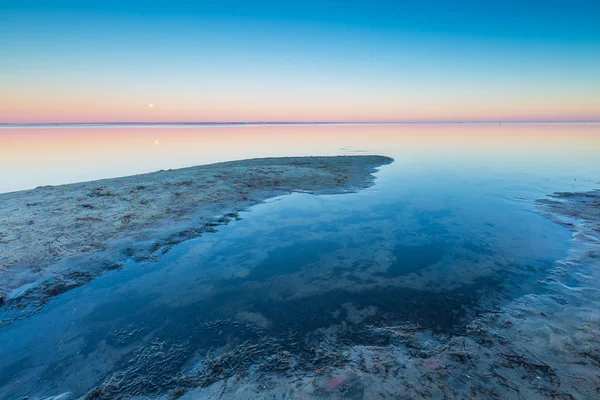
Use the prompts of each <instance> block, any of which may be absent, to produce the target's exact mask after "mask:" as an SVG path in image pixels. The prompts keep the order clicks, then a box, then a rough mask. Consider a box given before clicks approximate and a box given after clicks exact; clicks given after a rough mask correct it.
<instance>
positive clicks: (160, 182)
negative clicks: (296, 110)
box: [0, 156, 393, 325]
mask: <svg viewBox="0 0 600 400" xmlns="http://www.w3.org/2000/svg"><path fill="white" fill-rule="evenodd" d="M392 161H393V160H392V159H391V158H388V157H384V156H336V157H294V158H286V157H282V158H262V159H252V160H241V161H232V162H225V163H217V164H211V165H202V166H196V167H190V168H183V169H177V170H167V171H158V172H154V173H149V174H141V175H134V176H128V177H123V178H115V179H105V180H97V181H91V182H83V183H75V184H67V185H61V186H44V187H38V188H36V189H33V190H27V191H20V192H14V193H6V194H0V305H1V306H2V308H4V310H3V311H4V313H5V314H6V315H4V316H3V318H0V320H2V319H3V320H4V324H6V323H10V321H12V320H14V319H15V318H22V317H26V316H27V315H31V313H33V312H35V311H37V310H38V309H39V308H40V307H41V306H43V304H44V303H45V302H46V301H47V300H48V299H49V298H50V297H52V296H54V295H56V294H59V293H62V292H64V291H67V290H69V289H71V288H73V287H77V286H80V285H81V284H83V283H86V282H88V281H89V280H90V279H92V278H93V277H94V276H96V275H97V274H99V273H101V272H102V271H104V270H107V269H114V268H120V267H121V266H122V264H123V263H124V262H126V261H127V260H130V259H133V260H135V261H148V260H157V259H158V258H159V257H160V256H161V254H164V253H166V252H167V251H168V250H169V249H170V248H171V246H173V245H175V244H177V243H180V242H182V241H185V240H188V239H191V238H194V237H198V236H201V235H203V234H205V233H207V232H212V231H216V227H217V226H218V225H223V224H227V223H228V222H230V221H231V220H235V219H238V218H239V216H238V214H237V212H238V211H241V210H244V209H247V208H248V207H250V206H252V205H255V204H258V203H261V202H263V201H265V200H267V199H269V198H272V197H275V196H280V195H285V194H289V193H292V192H307V193H312V194H338V193H347V192H353V191H358V190H361V189H364V188H366V187H369V186H371V185H372V184H373V182H374V179H375V178H374V176H373V175H372V174H373V172H375V171H376V170H377V168H378V167H380V166H382V165H384V164H389V163H391V162H392ZM11 310H12V311H14V312H11ZM1 324H2V322H0V325H1Z"/></svg>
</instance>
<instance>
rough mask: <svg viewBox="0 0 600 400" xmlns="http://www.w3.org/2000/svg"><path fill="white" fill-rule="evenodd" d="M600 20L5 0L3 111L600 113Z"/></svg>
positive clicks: (289, 4)
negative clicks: (599, 71)
mask: <svg viewBox="0 0 600 400" xmlns="http://www.w3.org/2000/svg"><path fill="white" fill-rule="evenodd" d="M598 16H600V2H593V1H571V2H565V1H561V2H559V1H545V2H542V1H537V0H536V1H528V2H517V1H503V2H501V4H500V2H482V1H480V2H476V1H459V2H446V1H405V2H400V1H363V0H346V1H341V0H335V1H331V0H329V1H314V0H308V1H302V2H299V1H298V2H295V1H275V0H268V1H267V0H263V1H239V0H222V1H195V2H176V1H172V2H162V1H143V2H142V1H102V2H96V1H89V2H84V1H51V2H48V1H27V0H20V1H8V2H6V1H5V2H3V4H2V5H1V6H0V26H1V27H0V47H2V49H3V51H2V55H0V62H1V65H2V69H3V71H4V73H3V74H2V75H0V90H1V91H2V93H3V94H2V96H1V97H0V122H58V121H60V122H67V121H74V122H78V121H140V120H144V121H184V120H185V121H209V120H210V121H251V120H272V121H278V120H299V121H301V120H319V121H321V120H349V121H350V120H365V121H392V120H399V121H407V120H419V121H422V120H496V119H503V120H574V119H580V120H597V119H600V77H599V76H598V75H599V74H598V73H597V71H598V70H600V23H598ZM149 105H152V107H149Z"/></svg>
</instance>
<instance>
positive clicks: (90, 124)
mask: <svg viewBox="0 0 600 400" xmlns="http://www.w3.org/2000/svg"><path fill="white" fill-rule="evenodd" d="M497 124H506V125H540V124H542V125H544V124H555V125H571V124H590V125H595V124H600V121H503V120H499V121H396V122H365V121H363V122H361V121H358V122H343V121H337V122H336V121H330V122H320V121H315V122H285V121H283V122H55V123H53V122H50V123H46V122H44V123H0V129H1V128H94V127H99V128H108V127H146V128H147V127H220V126H223V127H234V126H240V127H241V126H307V125H308V126H312V125H497Z"/></svg>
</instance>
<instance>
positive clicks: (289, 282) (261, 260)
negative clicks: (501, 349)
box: [0, 124, 600, 398]
mask: <svg viewBox="0 0 600 400" xmlns="http://www.w3.org/2000/svg"><path fill="white" fill-rule="evenodd" d="M0 143H1V144H2V145H1V146H0V190H2V191H11V190H18V189H26V188H31V187H35V186H38V185H45V184H59V183H66V182H75V181H82V180H88V179H95V178H102V177H110V176H122V175H126V174H132V173H141V172H149V171H153V170H158V169H168V168H177V167H184V166H190V165H196V164H204V163H210V162H215V161H224V160H231V159H243V158H250V157H262V156H283V155H289V156H292V155H333V154H362V153H365V154H383V155H387V156H391V157H393V158H394V159H395V162H394V163H393V164H391V165H387V166H384V167H382V168H381V169H380V171H379V172H378V173H377V180H376V183H375V185H374V186H373V187H371V188H369V189H366V190H363V191H361V192H359V193H353V194H344V195H327V196H312V195H307V194H293V195H290V196H284V197H280V198H275V199H271V200H269V201H268V202H266V203H264V204H260V205H258V206H255V207H253V208H252V209H250V210H247V211H244V212H242V213H241V214H240V216H241V217H242V219H241V220H239V221H235V222H231V223H230V224H229V225H227V226H223V227H220V228H219V232H217V233H214V234H207V235H205V236H203V237H200V238H197V239H193V240H189V241H187V242H184V243H181V244H180V245H178V246H176V247H175V248H173V249H172V250H171V251H170V252H169V253H167V254H166V255H164V256H163V257H162V258H161V259H160V260H159V261H158V262H150V263H134V262H131V263H130V264H128V265H126V266H125V268H123V269H121V270H117V271H110V272H107V273H105V274H103V275H102V276H101V277H99V278H97V279H96V280H94V281H93V282H91V283H89V284H87V285H84V286H82V287H79V288H77V289H74V290H71V291H69V292H67V293H64V294H62V295H59V296H57V297H55V298H54V299H53V300H52V301H50V303H49V304H47V305H46V306H45V307H44V308H43V310H42V311H41V312H40V313H38V314H36V315H34V316H32V317H30V318H28V319H26V320H22V321H18V322H16V323H14V324H13V325H10V326H7V327H4V328H1V329H0V342H1V343H2V346H1V347H0V397H6V398H18V397H17V396H22V395H25V394H29V395H32V394H37V395H43V394H46V395H49V394H58V393H62V392H67V391H71V392H73V393H74V394H76V395H80V394H83V393H85V392H86V391H87V390H89V389H90V388H92V387H93V386H95V385H98V384H99V383H101V382H102V381H103V380H104V379H106V377H107V376H109V375H110V374H111V373H112V372H114V371H118V370H120V369H122V368H123V366H124V365H126V364H127V360H128V359H129V358H131V354H132V352H133V351H135V350H137V349H139V348H141V347H143V346H145V345H148V343H150V342H151V341H152V340H161V341H165V342H166V343H169V344H174V345H182V344H185V346H186V347H185V349H186V350H185V353H186V355H185V357H184V361H185V363H183V364H181V365H180V366H179V367H180V368H181V370H182V371H183V370H185V369H186V368H192V367H190V365H193V364H194V362H193V360H195V359H200V358H201V357H202V356H203V355H204V354H206V352H207V351H208V350H209V349H210V348H219V347H220V346H224V345H226V344H227V343H231V342H232V341H243V340H249V341H258V340H259V339H260V337H261V335H265V334H268V335H270V336H273V337H284V336H286V335H289V334H290V332H295V333H294V335H297V336H298V337H303V338H310V337H311V335H316V334H317V333H318V332H322V331H324V330H327V329H329V328H331V327H337V326H341V325H343V324H345V325H344V326H350V327H352V328H351V329H346V336H345V340H347V341H348V342H349V343H353V344H372V343H371V342H370V339H369V338H368V337H365V336H364V335H362V334H361V332H362V330H361V327H364V326H378V325H382V326H383V325H390V324H398V323H410V324H412V325H414V326H418V327H419V329H421V330H423V332H430V333H432V334H443V335H453V334H460V333H461V332H463V331H464V329H465V326H466V325H467V324H468V323H469V322H470V321H471V320H472V319H473V318H474V317H475V316H476V315H477V314H478V313H480V312H483V311H486V310H490V309H493V308H495V307H499V306H501V305H502V303H503V302H506V301H510V300H511V299H514V298H516V297H518V296H521V295H523V294H527V293H535V292H538V291H540V290H543V288H542V287H541V286H540V285H538V284H536V283H535V282H536V279H537V278H538V277H539V276H543V275H544V274H545V273H546V272H547V270H548V269H549V268H550V267H551V266H552V263H553V262H554V261H556V260H559V259H561V258H563V257H564V256H565V254H566V253H567V251H568V250H569V246H570V242H571V233H570V232H569V231H568V230H566V229H564V228H563V227H560V226H559V225H556V224H554V223H552V222H550V221H549V220H548V219H546V218H545V217H543V216H541V215H540V214H538V213H537V212H536V209H535V205H534V203H533V200H534V199H536V198H540V197H543V196H545V195H547V194H550V193H552V192H555V191H573V190H576V191H581V190H588V189H593V188H597V187H598V186H600V183H599V181H600V161H599V159H598V154H600V126H599V125H550V124H549V125H542V124H540V125H506V124H504V125H395V126H364V125H363V126H292V127H277V126H270V127H216V128H215V127H211V128H207V127H192V128H168V127H160V128H151V127H145V128H142V127H136V128H85V129H83V128H64V129H12V130H7V129H5V130H0ZM249 327H253V328H252V329H250V328H249ZM123 328H127V331H128V332H133V333H132V334H131V336H127V337H123V336H122V335H119V333H118V332H119V331H120V330H122V329H123ZM307 340H308V339H307Z"/></svg>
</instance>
